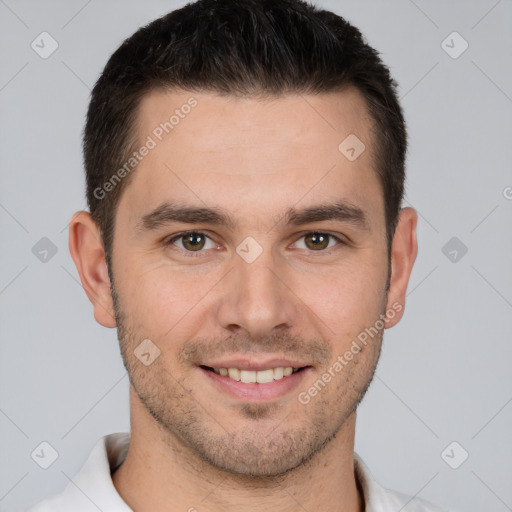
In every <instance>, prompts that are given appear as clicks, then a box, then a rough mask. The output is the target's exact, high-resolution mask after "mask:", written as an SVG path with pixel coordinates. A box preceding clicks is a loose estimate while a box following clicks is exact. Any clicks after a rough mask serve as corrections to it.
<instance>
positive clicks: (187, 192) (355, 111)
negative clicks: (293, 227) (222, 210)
mask: <svg viewBox="0 0 512 512" xmlns="http://www.w3.org/2000/svg"><path fill="white" fill-rule="evenodd" d="M372 126H373V125H372V121H371V118H370V115H369V113H368V109H367V107H366V103H365V101H364V98H363V97H362V95H361V94H360V93H359V92H358V91H357V90H355V89H353V88H352V89H347V90H345V91H343V92H337V93H328V94H319V95H299V94H290V95H284V96H281V97H272V98H265V99H261V98H236V97H233V96H220V95H217V94H213V93H195V92H189V91H164V90H154V91H152V92H150V93H149V94H147V95H146V96H145V97H144V98H143V99H142V101H141V103H140V105H139V109H138V116H137V126H136V131H137V135H138V143H139V145H140V146H141V147H142V146H144V145H146V146H148V147H149V146H151V149H150V150H149V151H145V153H146V155H145V156H144V157H143V158H141V159H140V161H139V163H138V164H137V167H136V170H135V171H133V172H134V174H135V176H133V180H132V181H131V183H130V184H129V185H128V186H127V189H126V190H125V192H124V194H123V196H122V199H121V203H123V201H124V202H125V203H126V202H128V203H129V204H130V210H131V211H132V212H133V213H132V214H133V216H134V217H135V216H137V215H139V216H140V214H141V213H142V212H143V211H147V210H148V209H150V208H155V207H157V206H158V205H159V204H161V203H162V202H164V201H169V200H176V199H180V200H182V202H185V203H190V204H200V203H202V205H203V206H204V205H206V204H208V205H209V206H215V205H217V204H218V205H220V206H222V207H226V205H227V206H228V207H229V208H230V209H231V210H237V211H240V212H242V211H243V210H244V209H246V210H247V211H251V212H252V213H255V212H256V211H259V212H261V213H267V212H268V213H269V214H270V213H272V214H273V215H274V216H275V215H279V209H278V208H277V205H279V204H282V205H283V207H285V206H286V207H289V206H291V205H293V204H296V203H298V202H299V201H301V202H302V203H303V204H302V205H301V206H307V203H308V202H315V203H318V200H319V199H332V200H337V199H340V198H344V199H346V200H349V201H350V202H352V203H356V204H357V203H358V202H363V203H365V202H366V203H368V204H367V206H369V207H372V208H374V209H375V210H376V214H379V213H381V212H382V211H383V206H382V198H381V197H380V196H381V193H380V184H379V183H378V179H377V176H376V173H375V171H374V164H373V161H374V158H373V150H374V147H373V146H374V144H373V135H372ZM346 141H348V142H346ZM361 148H364V151H363V152H362V153H361V154H360V155H359V156H358V157H357V158H356V159H354V158H353V156H354V151H352V152H350V151H351V150H352V149H354V150H355V151H357V153H359V151H361ZM347 149H348V150H349V153H346V151H347ZM356 156H357V154H356ZM348 157H352V158H348ZM327 196H329V197H327ZM120 209H121V205H120ZM283 209H284V208H283Z"/></svg>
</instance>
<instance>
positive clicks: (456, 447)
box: [441, 441, 469, 469]
mask: <svg viewBox="0 0 512 512" xmlns="http://www.w3.org/2000/svg"><path fill="white" fill-rule="evenodd" d="M468 457H469V453H468V452H467V450H466V449H465V448H464V447H463V446H462V445H461V444H459V443H458V442H457V441H452V442H451V443H450V444H449V445H448V446H447V447H446V448H445V449H444V450H443V451H442V452H441V458H442V459H443V460H444V461H445V462H446V464H448V466H450V467H451V468H452V469H458V468H459V467H460V466H462V464H464V462H466V460H467V459H468Z"/></svg>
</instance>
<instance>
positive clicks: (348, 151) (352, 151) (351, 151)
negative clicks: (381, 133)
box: [338, 133, 366, 162]
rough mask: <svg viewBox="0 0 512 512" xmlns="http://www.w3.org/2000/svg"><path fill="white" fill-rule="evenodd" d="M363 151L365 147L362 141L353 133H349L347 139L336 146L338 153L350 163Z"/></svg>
mask: <svg viewBox="0 0 512 512" xmlns="http://www.w3.org/2000/svg"><path fill="white" fill-rule="evenodd" d="M365 150H366V146H365V145H364V143H363V141H362V140H361V139H360V138H359V137H358V136H357V135H355V134H354V133H351V134H350V135H349V136H348V137H346V138H345V139H343V141H342V142H341V144H340V145H339V146H338V151H339V152H340V153H341V154H342V155H343V156H344V157H345V158H347V160H350V161H351V162H353V161H354V160H357V159H358V158H359V157H360V156H361V155H362V154H363V153H364V152H365Z"/></svg>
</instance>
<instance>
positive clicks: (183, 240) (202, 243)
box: [168, 231, 215, 252]
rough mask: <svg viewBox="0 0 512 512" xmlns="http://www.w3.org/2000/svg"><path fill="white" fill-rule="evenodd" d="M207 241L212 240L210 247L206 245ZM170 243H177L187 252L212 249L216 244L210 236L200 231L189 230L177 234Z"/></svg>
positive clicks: (176, 244)
mask: <svg viewBox="0 0 512 512" xmlns="http://www.w3.org/2000/svg"><path fill="white" fill-rule="evenodd" d="M207 242H210V244H211V246H210V247H206V244H207ZM168 244H169V245H175V246H176V247H178V248H179V249H182V250H183V251H186V252H202V250H203V249H212V248H214V246H215V243H214V242H213V241H212V240H210V237H208V236H206V235H205V234H204V233H201V232H199V231H189V232H187V233H181V234H179V235H176V236H175V237H173V238H171V239H170V240H169V242H168Z"/></svg>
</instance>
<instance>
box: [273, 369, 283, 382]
mask: <svg viewBox="0 0 512 512" xmlns="http://www.w3.org/2000/svg"><path fill="white" fill-rule="evenodd" d="M283 377H284V368H274V380H281V379H282V378H283Z"/></svg>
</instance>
